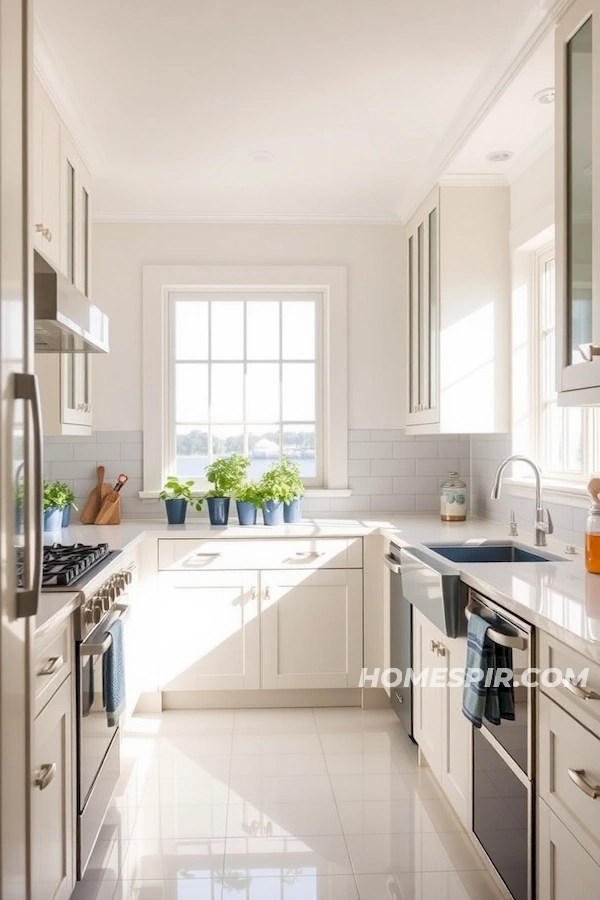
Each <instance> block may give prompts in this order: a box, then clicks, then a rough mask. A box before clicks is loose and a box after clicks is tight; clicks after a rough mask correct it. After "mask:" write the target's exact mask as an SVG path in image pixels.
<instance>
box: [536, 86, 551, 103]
mask: <svg viewBox="0 0 600 900" xmlns="http://www.w3.org/2000/svg"><path fill="white" fill-rule="evenodd" d="M533 99H534V100H537V102H538V103H541V104H542V106H550V104H551V103H554V101H555V100H556V91H555V89H554V88H553V87H549V88H544V90H543V91H538V92H537V94H534V95H533Z"/></svg>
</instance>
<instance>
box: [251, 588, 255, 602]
mask: <svg viewBox="0 0 600 900" xmlns="http://www.w3.org/2000/svg"><path fill="white" fill-rule="evenodd" d="M250 597H251V599H252V600H256V588H255V587H253V588H252V590H251V591H250Z"/></svg>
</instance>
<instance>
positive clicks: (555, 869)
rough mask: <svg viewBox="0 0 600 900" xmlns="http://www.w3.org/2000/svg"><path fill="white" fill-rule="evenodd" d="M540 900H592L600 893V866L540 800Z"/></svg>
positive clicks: (538, 894)
mask: <svg viewBox="0 0 600 900" xmlns="http://www.w3.org/2000/svg"><path fill="white" fill-rule="evenodd" d="M537 857H538V861H537V863H538V864H537V898H538V900H549V898H552V900H591V898H592V897H597V896H598V885H599V884H600V866H597V865H596V863H595V862H594V860H593V859H592V858H591V856H590V855H589V854H588V853H586V852H585V850H584V849H583V847H582V846H581V844H579V843H578V842H577V841H576V840H575V838H574V837H573V835H572V834H571V832H570V831H569V830H568V829H567V828H565V826H564V825H563V824H562V822H561V821H560V820H559V819H557V817H556V816H555V815H554V813H552V812H551V811H550V810H549V809H548V807H547V806H546V804H545V803H544V801H543V800H538V849H537Z"/></svg>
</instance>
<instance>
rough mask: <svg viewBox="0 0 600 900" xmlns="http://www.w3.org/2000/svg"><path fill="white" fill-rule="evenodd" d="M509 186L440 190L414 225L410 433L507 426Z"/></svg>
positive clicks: (410, 232)
mask: <svg viewBox="0 0 600 900" xmlns="http://www.w3.org/2000/svg"><path fill="white" fill-rule="evenodd" d="M508 232H509V189H508V187H475V186H472V187H454V186H450V185H442V186H440V187H437V188H436V189H435V190H434V191H433V192H432V193H431V194H430V195H429V197H428V198H427V199H426V200H425V202H424V203H423V204H422V205H421V207H420V208H419V210H418V211H417V212H416V213H415V215H414V216H413V218H412V219H411V221H410V222H409V224H408V226H407V231H406V234H407V263H406V272H407V298H408V304H407V306H408V322H407V352H406V358H407V367H408V372H407V376H408V377H407V384H408V397H407V415H406V431H407V433H408V434H434V433H468V432H480V433H481V432H505V431H507V430H508V427H509V391H508V384H509V378H508V374H509V342H508V335H509V316H510V255H509V245H508Z"/></svg>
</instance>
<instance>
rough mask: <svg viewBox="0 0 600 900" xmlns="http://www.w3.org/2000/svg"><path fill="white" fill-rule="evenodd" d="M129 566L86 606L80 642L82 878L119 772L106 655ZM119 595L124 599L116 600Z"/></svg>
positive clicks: (122, 612) (121, 611) (120, 613)
mask: <svg viewBox="0 0 600 900" xmlns="http://www.w3.org/2000/svg"><path fill="white" fill-rule="evenodd" d="M130 578H131V573H130V572H129V571H128V570H124V571H121V572H117V573H116V574H115V575H113V576H112V577H111V578H110V579H109V580H108V581H107V582H106V583H105V584H104V585H102V586H101V587H100V589H99V590H98V591H96V593H95V594H93V595H92V596H91V597H90V599H89V600H87V601H86V603H85V604H84V605H83V606H82V607H81V609H80V615H79V627H78V634H77V637H78V640H77V644H76V700H77V877H78V878H82V877H83V874H84V872H85V869H86V866H87V864H88V861H89V858H90V856H91V853H92V850H93V849H94V845H95V843H96V839H97V837H98V833H99V831H100V829H101V827H102V823H103V822H104V818H105V816H106V812H107V810H108V807H109V804H110V800H111V798H112V795H113V793H114V790H115V787H116V785H117V782H118V780H119V775H120V762H119V755H120V754H119V751H120V747H119V722H118V720H117V721H116V722H115V721H113V720H112V717H109V716H108V715H107V710H106V704H105V699H104V689H103V677H102V671H103V657H104V655H105V653H107V652H108V650H109V648H110V646H111V643H112V638H111V635H110V634H109V633H108V632H107V629H108V627H109V626H110V624H111V623H112V622H113V621H114V619H116V618H122V619H125V618H126V617H127V613H128V606H127V603H125V602H123V601H124V599H125V596H124V594H125V590H126V584H127V583H128V582H129V580H130ZM117 596H118V597H119V602H118V603H117V602H116V599H117Z"/></svg>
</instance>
